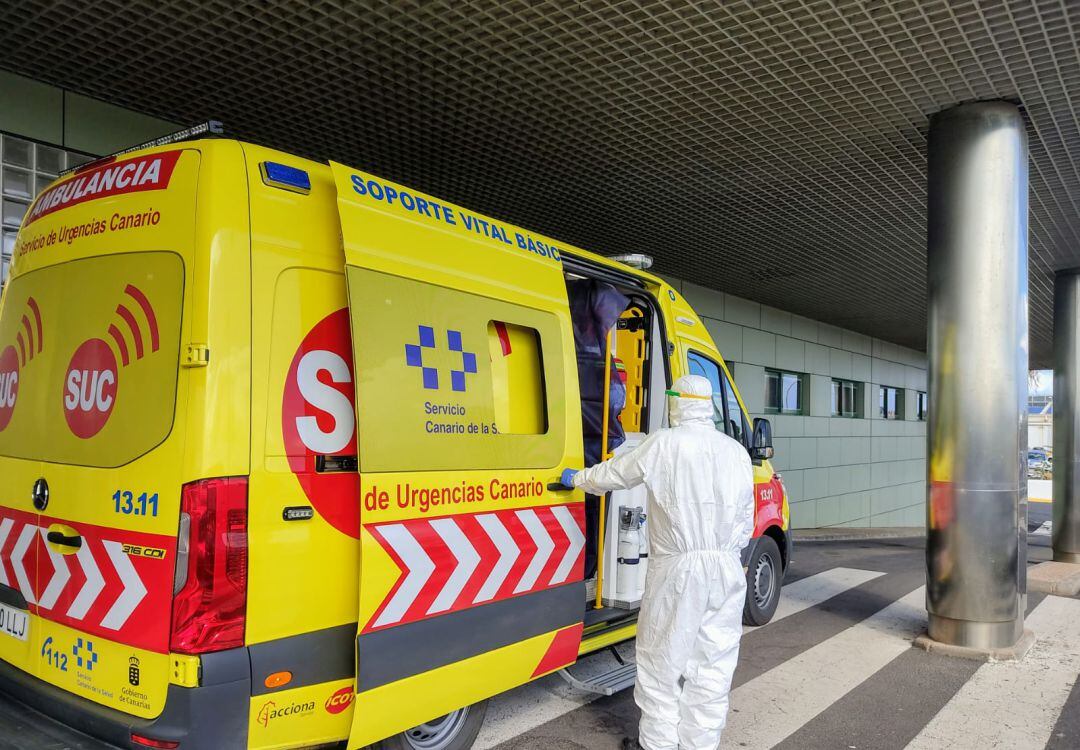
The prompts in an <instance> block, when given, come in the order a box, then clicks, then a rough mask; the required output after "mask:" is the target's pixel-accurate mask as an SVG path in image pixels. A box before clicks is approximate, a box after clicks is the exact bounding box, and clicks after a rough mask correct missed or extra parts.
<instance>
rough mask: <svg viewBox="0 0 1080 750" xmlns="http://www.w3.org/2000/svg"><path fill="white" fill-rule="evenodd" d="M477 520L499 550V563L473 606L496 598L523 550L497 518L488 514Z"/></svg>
mask: <svg viewBox="0 0 1080 750" xmlns="http://www.w3.org/2000/svg"><path fill="white" fill-rule="evenodd" d="M476 520H477V522H478V523H479V524H480V525H481V526H482V527H483V528H484V531H486V532H487V535H488V536H489V537H491V541H492V543H494V545H495V548H496V549H498V550H499V562H497V563H495V567H494V568H492V569H491V573H490V574H488V579H487V580H486V581H484V585H483V586H482V587H481V588H480V591H479V592H477V594H476V598H475V599H473V604H479V603H480V602H486V601H488V600H490V599H494V598H495V594H497V593H498V592H499V587H500V586H502V585H503V581H505V580H506V576H508V575H510V569H511V568H513V567H514V563H515V562H516V561H517V559H518V556H519V555H521V550H520V549H519V548H518V546H517V543H516V542H515V541H514V538H513V537H512V536H510V532H509V531H507V530H506V527H505V526H503V525H502V521H500V520H499V519H498V517H497V516H495V515H492V514H487V515H483V516H477V517H476Z"/></svg>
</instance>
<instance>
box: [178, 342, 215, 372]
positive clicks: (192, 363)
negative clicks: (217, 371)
mask: <svg viewBox="0 0 1080 750" xmlns="http://www.w3.org/2000/svg"><path fill="white" fill-rule="evenodd" d="M208 364H210V347H209V346H207V345H206V344H188V345H187V354H185V355H184V367H206V366H207V365H208Z"/></svg>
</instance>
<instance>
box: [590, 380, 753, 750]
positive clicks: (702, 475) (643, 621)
mask: <svg viewBox="0 0 1080 750" xmlns="http://www.w3.org/2000/svg"><path fill="white" fill-rule="evenodd" d="M672 389H673V390H674V391H677V392H679V393H680V394H683V395H681V396H679V397H675V396H669V397H668V402H669V406H668V410H669V421H670V424H671V428H670V429H664V430H659V431H657V432H655V433H653V434H652V435H650V436H649V437H648V438H647V439H646V440H645V441H644V442H643V443H642V444H641V445H639V446H638V447H637V448H634V449H633V450H631V451H628V452H627V453H624V454H622V455H620V456H616V457H615V458H612V459H611V460H609V461H606V462H604V463H601V464H597V465H595V466H593V467H592V468H589V469H585V470H584V471H580V472H578V473H577V474H576V475H574V485H575V486H576V487H580V488H582V489H584V490H585V491H586V492H591V493H594V494H600V493H604V492H608V491H610V490H620V489H630V488H632V487H636V486H637V485H639V484H641V483H643V482H644V484H645V486H646V488H647V490H648V497H649V499H648V523H649V545H650V548H649V570H648V573H647V575H646V580H645V594H644V597H643V599H642V602H641V612H640V614H639V617H638V631H637V667H638V675H637V687H636V689H635V691H634V698H635V700H636V702H637V704H638V706H639V707H640V708H641V725H640V729H639V742H640V743H641V745H642V747H643V748H645V750H675V749H676V748H680V749H681V750H716V748H717V747H718V746H719V744H720V733H721V731H722V730H723V728H724V724H725V723H726V722H727V712H728V691H729V690H730V689H731V678H732V675H733V674H734V672H735V664H736V662H737V661H738V658H739V638H740V637H741V636H742V611H743V602H744V598H745V596H746V577H745V573H744V572H743V567H742V561H741V553H742V550H743V548H745V547H746V546H747V544H749V542H750V537H751V535H752V534H753V528H754V475H753V467H752V465H751V463H750V456H749V455H748V454H747V452H746V449H745V448H744V447H743V446H742V445H741V444H740V443H738V442H737V441H735V440H733V439H732V438H730V437H728V436H727V435H725V434H724V433H722V432H720V431H719V430H717V428H716V425H715V424H714V422H713V408H714V407H713V401H712V385H711V384H710V383H709V381H708V380H707V379H705V378H703V377H701V376H698V375H685V376H683V377H681V378H679V379H678V380H677V381H675V384H674V385H673V386H672Z"/></svg>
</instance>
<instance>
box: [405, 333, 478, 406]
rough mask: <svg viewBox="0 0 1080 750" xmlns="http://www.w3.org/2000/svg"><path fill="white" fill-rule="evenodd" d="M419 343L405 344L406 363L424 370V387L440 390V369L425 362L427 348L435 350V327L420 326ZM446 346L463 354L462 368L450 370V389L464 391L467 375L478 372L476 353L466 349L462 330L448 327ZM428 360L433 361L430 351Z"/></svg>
mask: <svg viewBox="0 0 1080 750" xmlns="http://www.w3.org/2000/svg"><path fill="white" fill-rule="evenodd" d="M418 329H419V341H420V343H418V344H406V345H405V364H407V365H408V366H409V367H419V368H420V370H421V372H423V377H424V387H425V388H427V389H428V390H431V391H437V390H439V370H438V368H436V367H432V366H430V365H428V364H425V363H424V353H425V350H431V352H433V351H434V350H435V329H434V328H432V327H431V326H418ZM446 347H447V348H448V349H449V350H450V351H451V352H456V353H458V354H460V355H461V369H460V370H454V369H451V370H450V390H452V391H458V392H459V393H463V392H464V391H465V376H466V375H475V374H476V353H475V352H467V351H465V347H464V345H463V344H462V342H461V331H454V330H450V329H447V331H446ZM431 352H429V359H428V362H430V361H431V359H430V353H431Z"/></svg>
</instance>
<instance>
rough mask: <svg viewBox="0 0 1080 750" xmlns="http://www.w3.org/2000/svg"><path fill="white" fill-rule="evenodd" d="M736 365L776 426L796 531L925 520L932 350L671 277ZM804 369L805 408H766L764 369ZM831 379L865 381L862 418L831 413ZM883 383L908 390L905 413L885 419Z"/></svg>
mask: <svg viewBox="0 0 1080 750" xmlns="http://www.w3.org/2000/svg"><path fill="white" fill-rule="evenodd" d="M673 283H674V284H675V286H676V287H677V288H679V289H680V290H681V291H682V293H683V295H684V296H685V297H686V298H687V299H688V300H689V301H690V303H691V304H692V305H694V307H695V309H696V310H697V311H698V314H699V315H701V316H702V317H703V319H704V322H705V326H706V328H708V329H709V332H710V333H711V334H712V336H713V339H714V340H715V341H716V344H717V346H718V347H719V348H720V352H721V354H722V355H723V356H724V359H725V360H727V362H728V365H729V367H731V366H732V364H733V365H734V367H733V373H732V374H733V375H734V377H735V381H736V383H737V384H738V387H739V391H740V393H741V394H742V397H743V400H744V401H745V403H746V407H747V408H748V409H749V410H750V412H751V414H752V415H753V416H755V417H759V416H760V417H767V418H768V419H769V420H770V421H771V422H772V425H773V437H774V444H775V448H776V458H775V460H774V464H775V466H776V467H777V468H778V469H779V470H780V471H781V472H782V474H783V477H784V484H785V486H786V487H787V489H788V493H789V495H790V500H791V519H792V524H793V526H794V527H795V528H817V527H828V526H859V527H882V526H924V525H925V523H926V423H925V422H923V421H920V420H918V419H917V418H916V394H917V393H918V392H919V391H923V392H925V391H926V355H925V354H924V353H922V352H917V351H914V350H911V349H906V348H904V347H901V346H897V345H896V344H891V343H889V342H886V341H881V340H879V339H874V338H871V337H869V336H864V335H862V334H859V333H855V332H853V331H848V330H844V329H841V328H837V327H835V326H831V325H827V324H825V323H818V322H817V321H814V320H809V319H807V318H803V317H800V316H798V315H792V314H791V313H787V312H783V311H781V310H777V309H775V308H771V307H767V306H765V305H761V304H758V303H757V302H751V301H749V300H746V299H741V298H739V297H735V296H733V295H729V294H723V293H721V292H715V291H712V290H709V289H705V288H703V287H700V286H697V285H694V284H691V283H689V282H680V281H678V280H673ZM767 368H777V369H782V370H785V371H789V372H795V373H800V374H802V375H803V376H804V377H803V387H804V394H803V398H804V407H805V408H804V414H803V415H801V416H789V415H782V414H766V413H764V412H765V371H766V369H767ZM833 378H842V379H845V380H852V381H855V382H858V383H861V384H862V386H861V388H862V393H861V397H862V409H861V416H859V417H854V418H852V417H834V416H831V411H832V407H831V395H832V394H831V387H832V379H833ZM881 385H886V386H891V387H895V388H900V389H903V390H904V399H903V400H904V412H905V413H904V419H898V420H886V419H882V418H881V417H880V415H879V410H878V388H879V386H881Z"/></svg>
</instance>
